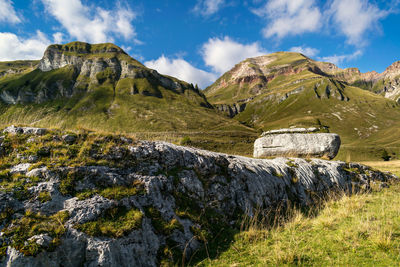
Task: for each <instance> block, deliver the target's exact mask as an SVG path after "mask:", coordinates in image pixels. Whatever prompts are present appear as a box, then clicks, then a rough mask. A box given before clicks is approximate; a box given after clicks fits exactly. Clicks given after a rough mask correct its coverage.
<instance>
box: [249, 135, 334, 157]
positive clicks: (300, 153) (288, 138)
mask: <svg viewBox="0 0 400 267" xmlns="http://www.w3.org/2000/svg"><path fill="white" fill-rule="evenodd" d="M296 132H303V133H296ZM304 132H307V129H283V130H277V131H275V132H274V131H272V132H271V131H270V132H269V133H266V134H263V135H262V137H261V138H259V139H257V140H256V141H255V142H254V157H256V158H262V157H283V156H290V157H326V158H329V159H333V158H334V157H335V156H336V155H337V153H338V152H339V148H340V143H341V141H340V137H339V135H337V134H330V133H308V134H307V133H304Z"/></svg>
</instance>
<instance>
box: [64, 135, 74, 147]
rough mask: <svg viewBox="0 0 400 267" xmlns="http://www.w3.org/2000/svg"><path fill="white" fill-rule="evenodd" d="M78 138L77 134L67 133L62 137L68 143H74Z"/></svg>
mask: <svg viewBox="0 0 400 267" xmlns="http://www.w3.org/2000/svg"><path fill="white" fill-rule="evenodd" d="M76 139H77V137H76V135H73V134H66V135H63V137H62V140H63V141H64V142H65V143H67V144H68V145H72V144H73V143H75V141H76Z"/></svg>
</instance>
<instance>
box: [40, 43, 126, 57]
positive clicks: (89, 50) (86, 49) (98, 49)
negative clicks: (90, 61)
mask: <svg viewBox="0 0 400 267" xmlns="http://www.w3.org/2000/svg"><path fill="white" fill-rule="evenodd" d="M47 50H59V51H60V52H69V53H75V54H82V55H84V54H102V53H121V54H126V53H125V51H124V50H123V49H122V48H120V47H119V46H117V45H115V44H112V43H101V44H89V43H85V42H78V41H76V42H71V43H68V44H64V45H59V44H53V45H50V46H49V47H48V48H47Z"/></svg>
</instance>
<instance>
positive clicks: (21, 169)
mask: <svg viewBox="0 0 400 267" xmlns="http://www.w3.org/2000/svg"><path fill="white" fill-rule="evenodd" d="M31 165H32V164H30V163H21V164H18V165H15V166H14V167H12V168H11V170H10V173H11V174H14V173H26V172H27V171H28V169H29V167H31Z"/></svg>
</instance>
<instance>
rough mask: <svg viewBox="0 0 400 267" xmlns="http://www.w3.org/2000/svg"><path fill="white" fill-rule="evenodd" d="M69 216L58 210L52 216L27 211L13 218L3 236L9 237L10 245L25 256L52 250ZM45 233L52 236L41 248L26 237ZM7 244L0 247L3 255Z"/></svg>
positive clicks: (63, 230)
mask: <svg viewBox="0 0 400 267" xmlns="http://www.w3.org/2000/svg"><path fill="white" fill-rule="evenodd" d="M68 217H69V214H68V212H66V211H60V212H58V213H56V214H54V215H52V216H45V215H41V214H39V213H33V212H30V211H27V212H26V213H25V215H24V216H23V217H22V218H21V219H16V220H13V222H12V225H13V226H12V227H9V228H7V229H5V230H3V233H4V236H5V237H8V238H10V240H11V244H10V245H11V246H12V247H14V248H16V249H17V250H18V251H20V252H21V253H23V254H24V255H25V256H35V255H37V254H38V253H40V252H41V251H42V250H44V249H46V250H48V251H52V250H54V249H55V248H56V246H58V245H59V243H60V242H61V241H60V239H61V237H62V236H63V235H64V233H65V231H66V227H65V226H64V224H65V222H66V221H67V219H68ZM39 234H47V235H49V236H50V237H51V238H52V241H51V243H50V245H49V247H48V248H43V247H41V246H40V245H38V244H37V243H35V242H33V241H28V239H29V238H30V237H32V236H34V235H39ZM6 249H7V246H5V247H4V246H2V247H0V255H1V256H4V255H5V250H6Z"/></svg>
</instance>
